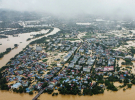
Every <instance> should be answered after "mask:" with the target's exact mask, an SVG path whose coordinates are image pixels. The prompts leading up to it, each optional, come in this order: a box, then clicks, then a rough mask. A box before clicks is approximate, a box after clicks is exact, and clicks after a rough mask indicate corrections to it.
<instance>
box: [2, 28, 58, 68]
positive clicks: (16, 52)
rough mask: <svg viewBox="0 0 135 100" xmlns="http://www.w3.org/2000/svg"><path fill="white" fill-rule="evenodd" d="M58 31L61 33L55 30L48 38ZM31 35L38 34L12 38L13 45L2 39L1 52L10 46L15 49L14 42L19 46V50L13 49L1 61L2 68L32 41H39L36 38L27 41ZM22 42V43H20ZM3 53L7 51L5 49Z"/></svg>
mask: <svg viewBox="0 0 135 100" xmlns="http://www.w3.org/2000/svg"><path fill="white" fill-rule="evenodd" d="M58 31H59V29H58V28H54V30H53V31H52V32H51V33H49V34H47V35H46V36H48V35H52V34H55V33H56V32H58ZM46 32H48V30H47V31H46V30H44V33H46ZM28 34H29V35H28ZM31 34H37V33H35V32H34V33H27V34H19V36H20V37H12V38H10V42H12V43H11V44H8V43H9V41H7V40H1V39H0V42H1V43H2V45H0V46H1V47H0V50H1V48H3V49H4V48H8V46H10V47H13V46H14V44H15V43H14V41H15V42H17V43H18V44H19V46H18V48H15V49H13V50H12V51H11V52H10V53H8V54H6V55H5V56H4V57H3V58H2V59H0V68H1V67H2V66H4V65H5V64H6V63H7V62H8V61H9V60H10V59H11V58H12V57H14V56H15V55H16V54H18V53H19V52H20V51H22V50H23V48H25V47H26V46H27V45H28V44H29V43H30V42H31V41H34V40H36V39H37V38H36V39H32V40H31V41H26V39H27V38H29V37H30V35H31ZM21 35H22V36H21ZM25 36H26V37H25ZM42 37H43V36H42ZM42 37H40V38H42ZM20 42H22V43H20ZM1 51H2V50H1ZM1 51H0V52H1ZM3 51H5V49H4V50H3Z"/></svg>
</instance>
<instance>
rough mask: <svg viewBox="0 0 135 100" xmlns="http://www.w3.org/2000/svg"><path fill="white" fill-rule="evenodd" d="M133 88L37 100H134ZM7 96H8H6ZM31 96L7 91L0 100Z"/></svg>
mask: <svg viewBox="0 0 135 100" xmlns="http://www.w3.org/2000/svg"><path fill="white" fill-rule="evenodd" d="M134 93H135V86H133V87H132V88H131V89H127V90H126V91H123V89H120V90H119V91H117V92H112V91H107V90H105V92H104V94H98V95H93V96H78V95H60V94H59V95H58V96H52V95H49V94H47V93H44V94H42V95H41V96H40V97H39V98H38V99H39V100H135V99H134ZM7 95H8V96H7ZM35 95H36V94H33V95H32V96H31V95H29V94H26V93H23V94H19V93H12V92H9V91H0V100H32V98H33V97H34V96H35Z"/></svg>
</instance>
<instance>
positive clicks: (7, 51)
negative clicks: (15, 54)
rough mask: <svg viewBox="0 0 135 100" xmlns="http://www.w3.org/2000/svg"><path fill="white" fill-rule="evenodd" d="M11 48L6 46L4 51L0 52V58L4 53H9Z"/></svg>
mask: <svg viewBox="0 0 135 100" xmlns="http://www.w3.org/2000/svg"><path fill="white" fill-rule="evenodd" d="M10 51H11V48H7V49H6V51H5V52H2V53H0V58H2V57H3V56H4V55H5V54H7V53H9V52H10Z"/></svg>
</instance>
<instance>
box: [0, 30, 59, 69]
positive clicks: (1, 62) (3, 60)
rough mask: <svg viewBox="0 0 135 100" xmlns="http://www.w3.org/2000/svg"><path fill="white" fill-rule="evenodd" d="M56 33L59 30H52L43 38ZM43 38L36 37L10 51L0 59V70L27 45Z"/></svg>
mask: <svg viewBox="0 0 135 100" xmlns="http://www.w3.org/2000/svg"><path fill="white" fill-rule="evenodd" d="M58 31H60V29H58V28H54V30H53V31H52V32H50V33H49V34H46V35H44V36H46V37H47V36H49V35H53V34H56V33H57V32H58ZM44 36H41V37H38V38H36V39H32V40H31V41H26V42H24V44H23V43H21V44H20V45H19V46H18V48H17V49H13V50H11V51H10V52H9V53H8V54H6V55H4V57H3V58H1V59H0V68H2V67H3V66H5V65H6V63H7V62H8V61H10V59H11V58H12V57H14V56H15V55H17V54H18V53H19V52H21V51H22V50H23V49H24V48H25V47H26V46H27V45H29V43H30V42H32V41H35V40H37V39H40V38H42V37H44Z"/></svg>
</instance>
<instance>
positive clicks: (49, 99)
mask: <svg viewBox="0 0 135 100" xmlns="http://www.w3.org/2000/svg"><path fill="white" fill-rule="evenodd" d="M58 31H59V29H58V28H54V31H53V32H51V33H50V34H49V35H51V34H55V33H56V32H58ZM23 35H24V34H22V36H21V35H20V39H19V38H18V37H11V38H10V37H9V38H10V39H9V41H10V42H12V43H11V44H10V42H9V44H7V39H6V40H5V42H4V40H2V41H1V40H0V42H1V43H2V44H3V45H4V44H6V47H5V48H7V47H8V46H10V47H13V46H14V44H15V43H16V42H14V41H13V40H15V41H17V43H18V44H19V47H18V48H16V49H14V50H12V51H11V52H10V53H9V54H7V55H5V56H4V57H3V58H2V59H0V67H2V66H4V65H5V64H6V63H7V62H8V61H9V60H10V58H12V57H14V56H15V55H16V54H18V53H19V52H20V51H21V50H22V49H23V48H25V47H26V45H27V44H29V42H30V41H29V42H28V41H26V39H27V38H29V36H30V34H29V35H28V36H27V35H26V36H23ZM12 38H14V39H13V40H12ZM34 40H35V39H34ZM32 41H33V40H32ZM20 42H22V43H20ZM11 45H12V46H11ZM0 49H1V47H0ZM3 51H5V49H4V47H3V49H2V50H0V52H3ZM121 62H123V60H122V59H120V60H119V62H118V63H119V65H120V66H121ZM117 85H118V84H117V83H116V86H117ZM35 95H36V94H33V95H32V96H31V95H29V94H27V93H22V94H19V93H13V92H10V91H0V100H32V98H34V96H35ZM134 96H135V86H132V88H131V89H127V90H126V91H123V89H120V90H119V91H117V92H112V91H107V90H105V92H104V94H98V95H93V96H78V95H60V94H59V95H58V96H52V95H49V94H47V93H45V94H42V95H41V96H40V97H39V98H38V99H39V100H135V97H134Z"/></svg>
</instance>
